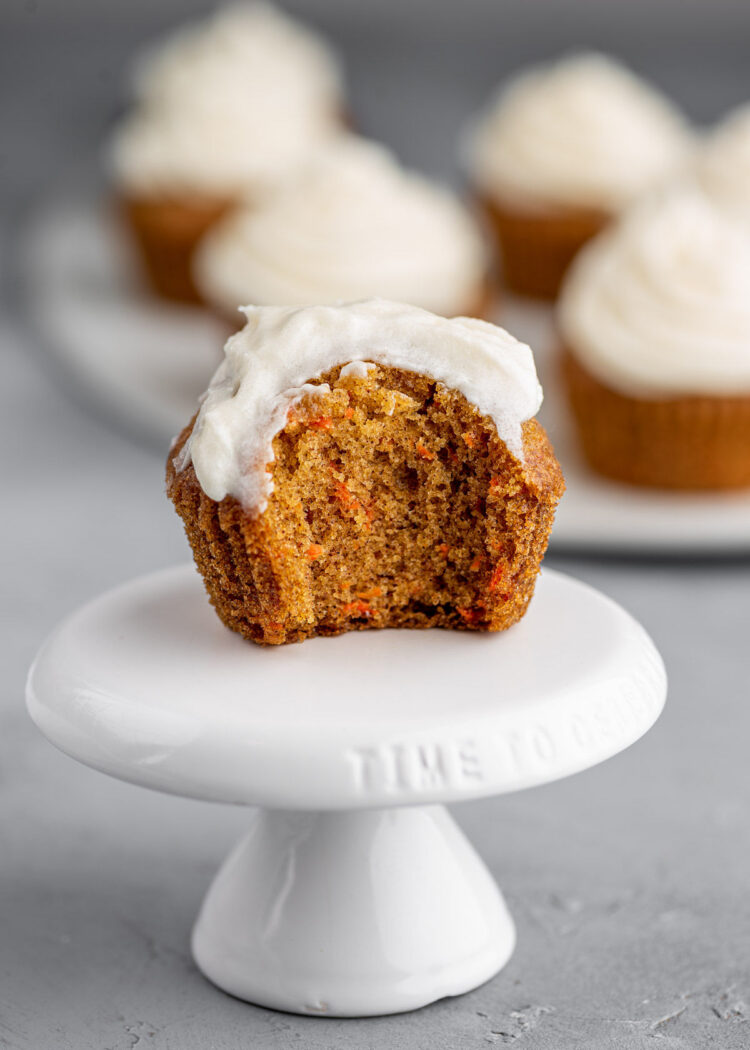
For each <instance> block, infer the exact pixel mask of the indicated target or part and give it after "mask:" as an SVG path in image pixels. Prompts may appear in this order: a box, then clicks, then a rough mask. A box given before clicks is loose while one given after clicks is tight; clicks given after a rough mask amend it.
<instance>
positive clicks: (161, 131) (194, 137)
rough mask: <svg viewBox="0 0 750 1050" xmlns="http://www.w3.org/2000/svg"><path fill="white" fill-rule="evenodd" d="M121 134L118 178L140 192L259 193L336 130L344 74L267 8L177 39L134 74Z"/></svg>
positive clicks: (238, 13) (239, 10)
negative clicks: (131, 99)
mask: <svg viewBox="0 0 750 1050" xmlns="http://www.w3.org/2000/svg"><path fill="white" fill-rule="evenodd" d="M135 93H136V98H137V105H136V107H135V110H134V111H133V113H132V114H131V115H130V116H129V117H127V118H126V120H125V121H124V123H123V124H122V125H121V127H120V128H119V129H118V131H117V132H116V135H115V139H114V142H113V146H112V153H111V157H112V164H113V167H114V173H115V176H116V178H117V179H118V181H119V182H120V183H121V184H122V185H123V186H124V187H125V188H126V189H127V190H130V191H133V192H137V193H143V194H162V193H165V192H168V193H173V194H174V193H180V192H183V193H200V194H204V195H214V196H217V195H218V196H222V195H225V194H230V195H234V194H236V193H238V192H241V191H243V190H244V191H247V192H250V193H253V192H257V191H262V190H264V189H265V188H266V187H267V186H268V185H273V184H274V183H275V182H276V181H278V179H279V177H281V176H283V175H284V174H285V173H286V171H287V169H288V168H289V167H290V166H293V165H295V164H297V163H299V161H300V159H301V158H303V157H304V156H306V155H307V154H308V153H309V152H310V150H311V149H313V148H315V147H317V146H318V145H319V144H320V142H321V141H325V140H326V139H328V138H330V137H331V136H333V135H334V134H336V133H338V132H339V131H340V127H341V115H342V110H343V103H342V95H341V74H340V69H339V66H338V63H337V61H336V59H335V58H334V56H333V54H332V53H331V52H330V50H329V49H328V47H327V46H326V44H324V43H323V41H322V40H321V39H320V38H319V37H318V36H317V35H316V34H314V33H313V32H312V31H311V30H309V29H307V28H305V27H304V26H302V25H300V24H299V23H297V22H295V21H293V20H292V19H290V18H288V17H287V16H286V15H284V14H282V13H281V12H280V11H278V10H277V9H276V8H274V7H271V6H270V5H268V4H265V3H247V4H237V5H236V6H232V7H229V8H226V9H225V10H223V11H220V12H219V13H217V14H215V15H214V16H213V17H212V18H210V19H209V20H208V21H206V22H203V23H200V24H197V25H194V26H190V27H188V28H186V29H183V30H182V31H180V32H179V33H177V34H176V35H175V36H174V37H173V38H171V39H170V40H169V41H168V42H167V43H166V44H165V45H164V46H163V47H162V48H161V49H159V50H157V51H154V52H153V53H151V54H150V55H149V56H147V57H146V58H144V59H143V60H142V61H141V63H140V65H139V66H138V67H137V69H136V76H135Z"/></svg>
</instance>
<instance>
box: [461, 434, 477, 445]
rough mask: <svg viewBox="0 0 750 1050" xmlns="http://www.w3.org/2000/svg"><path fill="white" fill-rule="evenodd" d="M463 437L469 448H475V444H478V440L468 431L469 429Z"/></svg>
mask: <svg viewBox="0 0 750 1050" xmlns="http://www.w3.org/2000/svg"><path fill="white" fill-rule="evenodd" d="M461 437H462V438H463V439H464V441H465V442H466V444H467V445H468V446H469V448H474V446H475V445H476V440H475V439H474V437H473V435H472V434H470V433H469V432H468V430H467V431H466V433H465V434H462V435H461Z"/></svg>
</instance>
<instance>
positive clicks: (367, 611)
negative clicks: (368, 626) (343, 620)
mask: <svg viewBox="0 0 750 1050" xmlns="http://www.w3.org/2000/svg"><path fill="white" fill-rule="evenodd" d="M341 611H342V612H343V614H344V616H351V614H352V613H356V615H357V616H364V617H365V618H366V619H369V617H370V616H373V615H374V613H373V610H372V609H371V608H370V606H369V605H368V604H367V602H363V601H361V600H360V599H357V601H355V602H344V604H343V605H342V606H341Z"/></svg>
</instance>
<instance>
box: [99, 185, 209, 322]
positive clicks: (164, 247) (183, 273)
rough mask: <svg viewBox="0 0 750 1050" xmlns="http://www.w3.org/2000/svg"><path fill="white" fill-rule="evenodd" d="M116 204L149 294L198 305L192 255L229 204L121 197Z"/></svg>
mask: <svg viewBox="0 0 750 1050" xmlns="http://www.w3.org/2000/svg"><path fill="white" fill-rule="evenodd" d="M118 204H119V211H120V213H121V215H122V217H123V220H124V222H125V224H126V226H127V227H128V229H129V231H130V234H131V239H132V241H133V243H134V245H135V248H136V251H137V253H138V258H139V260H140V263H141V267H142V270H143V275H144V277H145V278H146V281H147V282H148V285H149V286H150V288H151V289H152V291H154V292H155V293H156V294H157V295H159V296H161V297H162V298H164V299H170V300H176V301H178V302H185V303H196V302H201V301H202V298H201V295H200V293H199V292H198V289H197V288H196V286H195V283H194V281H193V274H192V261H193V254H194V252H195V249H196V247H197V245H198V242H199V241H200V239H201V238H202V237H203V235H204V234H205V233H206V232H207V230H209V229H210V228H211V227H212V226H213V225H214V224H215V223H216V222H217V221H218V220H219V219H220V218H221V217H222V215H224V214H225V212H226V211H227V210H228V208H229V207H230V204H229V203H228V202H227V201H218V200H217V201H213V200H212V201H207V200H201V199H199V198H196V199H195V200H191V199H189V198H186V199H184V200H170V199H166V198H164V199H161V200H160V199H158V198H154V199H153V200H147V199H145V198H135V197H123V198H121V199H120V201H119V202H118Z"/></svg>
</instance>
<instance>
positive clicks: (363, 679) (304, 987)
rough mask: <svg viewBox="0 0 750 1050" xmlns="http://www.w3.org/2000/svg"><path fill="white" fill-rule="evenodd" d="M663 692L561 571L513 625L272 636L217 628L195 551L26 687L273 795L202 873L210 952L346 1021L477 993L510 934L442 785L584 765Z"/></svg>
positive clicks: (170, 772) (613, 623) (163, 766)
mask: <svg viewBox="0 0 750 1050" xmlns="http://www.w3.org/2000/svg"><path fill="white" fill-rule="evenodd" d="M665 693H666V679H665V674H664V668H663V665H662V663H661V660H660V658H659V656H658V653H657V652H656V649H655V648H654V646H653V644H652V642H651V641H650V639H649V638H648V636H647V635H646V633H645V632H644V631H643V629H642V628H641V627H640V626H639V625H638V624H637V623H636V622H635V621H634V620H633V619H632V618H631V617H630V616H629V615H628V614H627V613H625V612H624V611H623V610H622V609H621V608H619V606H617V605H615V604H614V603H613V602H612V601H610V600H609V599H607V598H605V597H603V596H602V595H601V594H599V593H598V592H596V591H594V590H592V589H591V588H590V587H587V586H586V585H584V584H582V583H579V582H577V581H575V580H573V579H571V578H569V577H566V576H564V575H561V574H560V573H556V572H551V571H546V572H544V573H543V574H542V576H541V577H540V579H539V582H538V585H537V593H536V596H535V598H534V600H533V602H532V603H531V606H530V609H529V612H528V614H527V615H526V617H525V619H524V620H523V621H521V623H519V624H517V625H516V626H515V627H513V628H512V629H511V630H510V631H508V632H506V633H505V634H501V635H492V636H490V635H479V634H470V633H453V632H445V631H382V632H378V631H371V632H362V633H353V634H348V635H344V636H342V637H340V638H335V639H326V638H323V639H314V640H311V641H307V642H304V643H302V644H301V645H291V646H282V647H280V648H272V649H263V648H260V647H258V646H254V645H252V644H249V643H247V642H244V641H243V640H242V639H241V638H239V637H238V636H237V635H234V634H232V633H231V632H230V631H228V630H226V629H225V628H224V627H222V625H221V624H220V623H219V621H218V619H217V618H216V616H215V615H214V613H213V611H212V610H211V608H210V607H209V605H208V602H207V601H206V598H205V594H204V591H203V587H202V584H201V581H200V580H199V578H198V577H197V576H196V574H195V572H194V570H193V569H192V567H188V566H184V567H180V568H177V569H170V570H167V571H165V572H160V573H156V574H154V575H151V576H147V577H143V578H141V579H137V580H135V581H133V582H132V583H129V584H127V585H125V586H123V587H120V588H118V589H117V590H114V591H111V592H109V593H107V594H105V595H103V596H102V597H100V598H98V599H97V600H96V601H94V602H91V603H90V604H89V605H87V606H85V607H84V608H83V609H81V610H79V611H78V612H76V613H74V614H73V615H72V616H70V617H69V618H68V619H67V620H65V621H64V623H63V624H62V625H61V626H60V627H59V628H58V629H57V631H56V632H55V633H54V634H53V635H52V637H51V638H50V639H49V640H48V641H47V642H46V644H45V645H44V647H43V648H42V650H41V652H40V654H39V656H38V657H37V660H36V662H35V664H34V666H33V667H32V670H31V673H30V676H29V683H28V704H29V710H30V712H31V715H32V717H33V719H34V721H35V722H36V723H37V725H38V726H39V728H40V729H41V730H42V732H43V733H45V734H46V736H47V737H49V739H50V740H51V741H52V742H53V743H54V744H56V745H57V746H58V747H60V748H61V749H62V750H63V751H66V752H67V753H68V754H69V755H72V756H73V757H74V758H76V759H79V760H80V761H82V762H85V763H86V764H88V765H90V766H93V767H94V768H96V769H99V770H102V771H104V772H106V773H110V774H111V775H113V776H116V777H120V778H122V779H124V780H129V781H132V782H134V783H137V784H143V785H145V786H147V787H152V788H157V789H159V790H162V791H169V792H173V793H175V794H179V795H187V796H190V797H193V798H201V799H211V800H215V801H217V802H233V803H238V804H242V805H250V804H252V805H257V806H260V807H263V808H262V809H260V810H258V811H257V813H256V814H255V817H254V822H253V825H252V829H251V831H250V833H249V835H248V836H247V837H246V838H245V839H244V841H242V842H241V843H240V845H239V846H238V847H237V849H236V850H235V851H234V853H233V854H232V855H231V856H230V858H229V859H228V860H227V862H226V863H225V864H224V866H223V867H222V869H221V870H220V872H219V874H218V876H217V877H216V879H215V881H214V883H213V885H212V887H211V889H210V890H209V892H208V895H207V897H206V900H205V902H204V904H203V908H202V910H201V913H200V916H199V918H198V921H197V924H196V926H195V930H194V934H193V952H194V955H195V959H196V962H197V964H198V966H199V967H200V969H201V970H202V971H203V973H204V974H205V975H206V976H207V977H208V978H209V979H210V980H212V981H213V982H215V983H216V984H217V985H219V987H220V988H223V989H224V990H225V991H227V992H230V993H231V994H233V995H236V996H238V997H240V998H242V999H247V1000H250V1001H251V1002H254V1003H260V1004H262V1005H264V1006H269V1007H275V1008H277V1009H282V1010H289V1011H293V1012H296V1013H304V1014H323V1015H327V1016H337V1017H347V1016H364V1015H371V1014H384V1013H395V1012H398V1011H402V1010H410V1009H413V1008H415V1007H418V1006H423V1005H425V1004H426V1003H429V1002H432V1001H433V1000H435V999H439V998H441V997H443V996H446V995H457V994H459V993H461V992H465V991H468V990H469V989H471V988H474V987H476V986H477V985H479V984H481V983H482V982H484V981H486V980H487V979H488V978H490V977H491V976H492V975H493V974H495V973H496V972H497V971H498V970H499V969H500V968H501V967H502V966H503V965H504V964H505V962H506V961H507V960H508V958H509V956H510V954H511V952H512V951H513V946H514V942H515V933H514V929H513V923H512V921H511V919H510V916H509V915H508V912H507V910H506V908H505V904H504V902H503V899H502V897H501V895H500V893H499V891H498V889H497V887H496V885H495V883H494V881H493V879H492V877H491V876H490V874H489V872H488V871H487V869H486V868H485V866H484V864H483V863H482V861H481V860H480V859H479V857H478V856H477V854H476V853H475V852H474V850H473V849H472V847H471V846H470V845H469V843H468V842H467V840H466V839H465V838H464V836H463V835H462V833H461V832H460V831H459V829H458V828H457V826H456V825H455V824H454V822H453V820H452V819H451V817H450V816H449V815H448V812H447V811H446V810H445V809H444V808H443V806H442V805H440V803H445V802H452V801H457V800H459V799H469V798H479V797H481V796H486V795H494V794H498V793H500V792H506V791H517V790H519V789H521V788H525V787H531V786H532V785H535V784H542V783H545V782H547V781H550V780H555V779H556V778H558V777H564V776H568V775H569V774H570V773H575V772H576V771H578V770H582V769H586V768H587V767H589V766H592V765H594V764H595V763H596V762H600V761H602V760H603V759H606V758H608V757H609V756H611V755H613V754H615V753H616V752H618V751H620V750H622V749H623V748H625V747H627V746H628V745H629V744H631V743H633V741H634V740H636V739H637V738H638V737H640V736H641V734H642V733H644V732H645V731H646V730H647V729H648V728H649V727H650V726H651V725H652V723H653V722H654V721H655V719H656V718H657V716H658V715H659V712H660V711H661V708H662V705H663V703H664V698H665Z"/></svg>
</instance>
